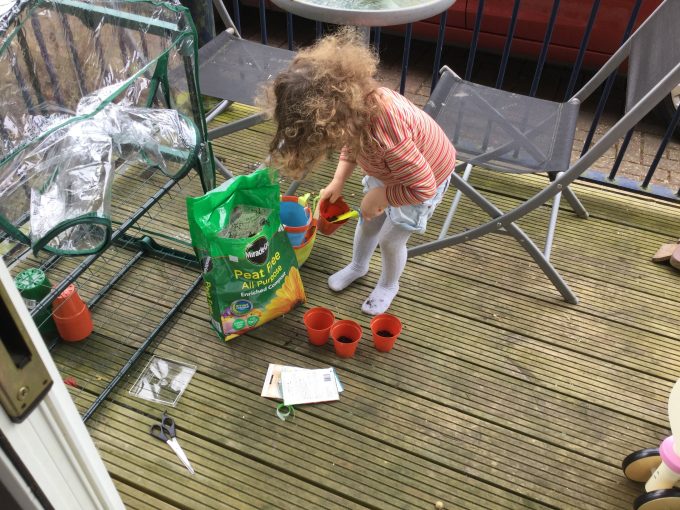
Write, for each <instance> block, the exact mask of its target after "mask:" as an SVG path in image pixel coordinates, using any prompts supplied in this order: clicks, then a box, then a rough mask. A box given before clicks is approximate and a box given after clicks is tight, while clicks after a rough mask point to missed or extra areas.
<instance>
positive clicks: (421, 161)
mask: <svg viewBox="0 0 680 510" xmlns="http://www.w3.org/2000/svg"><path fill="white" fill-rule="evenodd" d="M378 93H379V94H380V97H381V99H382V103H383V105H384V109H383V110H382V112H381V114H380V115H379V116H377V117H376V118H375V119H374V121H373V124H372V125H371V134H372V135H373V137H374V139H375V140H376V142H377V145H378V147H379V148H378V149H377V150H376V151H374V152H372V153H371V154H359V155H358V156H357V157H356V159H355V158H353V157H352V154H351V153H350V151H349V150H348V149H346V148H345V149H343V150H342V151H341V153H340V159H342V160H345V161H350V162H356V163H358V164H359V165H360V166H361V168H362V169H363V171H364V173H366V174H367V175H371V176H373V177H375V178H376V179H379V180H380V181H382V183H383V184H384V185H385V188H386V193H387V201H388V202H389V204H390V205H391V206H394V207H399V206H402V205H418V204H422V203H423V202H424V201H426V200H428V199H430V198H432V197H434V196H435V193H436V190H437V188H438V187H439V185H440V184H442V183H443V182H444V181H445V180H446V179H447V178H448V177H449V175H451V173H452V172H453V169H454V167H455V165H456V149H455V148H454V147H453V144H451V142H450V141H449V139H448V138H447V136H446V134H445V133H444V131H443V130H442V129H441V127H439V125H438V124H437V123H436V122H435V121H434V119H432V117H430V116H429V115H428V114H427V113H425V112H424V111H423V110H421V109H420V108H418V107H417V106H416V105H414V104H413V103H412V102H411V101H409V100H408V99H407V98H405V97H404V96H402V95H401V94H399V93H397V92H395V91H393V90H390V89H388V88H385V87H381V88H379V89H378Z"/></svg>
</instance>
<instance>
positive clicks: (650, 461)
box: [622, 379, 680, 510]
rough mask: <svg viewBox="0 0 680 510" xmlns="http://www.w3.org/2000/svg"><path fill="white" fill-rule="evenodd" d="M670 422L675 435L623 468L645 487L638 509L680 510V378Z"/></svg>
mask: <svg viewBox="0 0 680 510" xmlns="http://www.w3.org/2000/svg"><path fill="white" fill-rule="evenodd" d="M668 420H669V422H670V425H671V434H672V435H671V436H669V437H667V438H666V439H664V440H663V441H662V442H661V445H660V446H659V447H658V448H645V449H644V450H639V451H636V452H633V453H631V454H630V455H628V456H627V457H626V458H625V459H623V463H622V468H623V473H624V474H625V475H626V478H628V479H629V480H632V481H634V482H641V483H644V484H645V491H646V493H645V494H642V495H641V496H639V497H637V498H636V499H635V502H634V503H633V508H634V509H635V510H680V488H676V487H675V485H676V484H677V483H678V482H680V444H679V443H676V442H675V441H674V439H673V438H674V437H680V379H679V380H678V381H677V382H676V383H675V385H674V386H673V389H672V390H671V394H670V397H669V398H668Z"/></svg>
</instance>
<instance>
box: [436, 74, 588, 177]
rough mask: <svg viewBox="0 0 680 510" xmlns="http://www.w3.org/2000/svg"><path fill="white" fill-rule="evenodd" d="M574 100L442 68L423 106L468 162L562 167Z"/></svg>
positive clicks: (510, 168)
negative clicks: (469, 78)
mask: <svg viewBox="0 0 680 510" xmlns="http://www.w3.org/2000/svg"><path fill="white" fill-rule="evenodd" d="M579 105H580V103H579V101H578V100H572V101H570V102H567V103H556V102H553V101H546V100H543V99H538V98H535V97H528V96H523V95H521V94H514V93H509V92H505V91H502V90H498V89H495V88H492V87H486V86H483V85H478V84H476V83H470V82H466V81H465V80H463V79H461V78H459V77H458V76H457V75H456V74H455V73H454V72H453V71H451V70H450V69H449V68H444V69H443V70H442V73H441V77H440V82H439V86H438V87H437V88H436V89H435V90H434V91H433V93H432V95H431V96H430V99H429V101H428V102H427V105H426V106H425V111H426V112H428V113H429V114H430V115H431V116H432V117H434V118H436V119H437V122H438V123H439V124H440V126H442V128H443V129H444V131H445V132H446V134H447V136H448V137H449V139H450V140H452V141H453V144H454V146H455V147H456V151H457V153H458V157H459V159H461V160H463V161H465V162H467V163H470V164H474V165H481V166H484V167H486V168H490V169H493V170H497V171H500V172H511V173H529V172H563V171H565V170H566V169H567V168H569V160H570V158H571V148H572V145H573V143H574V132H575V130H576V119H577V118H578V111H579Z"/></svg>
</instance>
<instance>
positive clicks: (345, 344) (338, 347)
mask: <svg viewBox="0 0 680 510" xmlns="http://www.w3.org/2000/svg"><path fill="white" fill-rule="evenodd" d="M362 333H363V331H362V329H361V326H359V324H357V323H356V322H354V321H350V320H342V321H337V322H336V323H335V324H333V326H331V338H333V346H334V347H335V354H337V355H338V357H340V358H351V357H353V356H354V353H355V352H356V350H357V346H358V345H359V340H361V334H362Z"/></svg>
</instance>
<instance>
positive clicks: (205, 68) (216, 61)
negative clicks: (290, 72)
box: [198, 31, 293, 105]
mask: <svg viewBox="0 0 680 510" xmlns="http://www.w3.org/2000/svg"><path fill="white" fill-rule="evenodd" d="M292 58H293V52H292V51H289V50H285V49H281V48H275V47H272V46H267V45H265V44H260V43H256V42H253V41H248V40H246V39H240V38H238V37H236V36H234V35H232V34H230V33H229V32H227V31H224V32H222V33H221V34H219V35H218V36H217V37H215V38H214V39H213V40H212V41H210V42H209V43H208V44H206V45H204V46H203V47H201V49H199V50H198V60H199V77H200V80H201V92H203V93H204V94H207V95H209V96H212V97H217V98H219V99H226V100H228V101H234V102H237V103H243V104H247V105H253V104H254V99H255V95H256V93H257V89H258V86H259V85H260V84H261V83H263V82H265V81H267V80H270V79H272V78H274V77H275V76H276V75H277V74H278V73H279V72H280V71H282V70H283V69H284V68H285V67H286V66H288V64H289V63H290V61H291V60H292Z"/></svg>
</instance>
